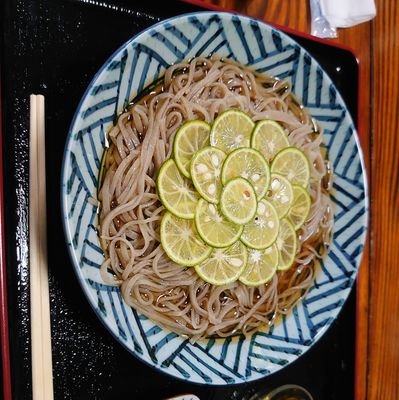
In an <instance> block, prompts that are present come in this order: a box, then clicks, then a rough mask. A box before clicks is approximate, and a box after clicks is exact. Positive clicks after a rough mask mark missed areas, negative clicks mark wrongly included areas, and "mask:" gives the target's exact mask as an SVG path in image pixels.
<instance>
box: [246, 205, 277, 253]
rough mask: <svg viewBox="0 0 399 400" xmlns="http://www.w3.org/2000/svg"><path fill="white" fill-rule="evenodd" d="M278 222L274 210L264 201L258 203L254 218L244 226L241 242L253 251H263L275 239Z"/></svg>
mask: <svg viewBox="0 0 399 400" xmlns="http://www.w3.org/2000/svg"><path fill="white" fill-rule="evenodd" d="M279 226H280V221H279V218H278V214H277V211H276V209H275V208H274V207H273V206H272V205H271V203H270V202H268V201H267V200H265V199H262V200H260V201H259V202H258V208H257V210H256V214H255V216H254V217H253V218H252V219H251V221H249V222H248V223H247V224H245V226H244V230H243V232H242V235H241V237H240V239H241V241H242V242H243V243H244V244H246V245H247V246H248V247H251V248H253V249H258V250H261V249H265V248H266V247H269V246H271V245H272V244H273V243H274V241H275V240H276V238H277V235H278V232H279Z"/></svg>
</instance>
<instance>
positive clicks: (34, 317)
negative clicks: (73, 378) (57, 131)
mask: <svg viewBox="0 0 399 400" xmlns="http://www.w3.org/2000/svg"><path fill="white" fill-rule="evenodd" d="M44 121H45V110H44V97H43V96H42V95H34V94H32V95H31V96H30V142H29V149H30V151H29V157H30V158H29V257H30V318H31V357H32V391H33V400H50V399H53V397H54V393H53V367H52V365H53V363H52V353H51V323H50V298H49V283H48V266H47V230H46V221H47V209H46V161H45V155H46V153H45V123H44Z"/></svg>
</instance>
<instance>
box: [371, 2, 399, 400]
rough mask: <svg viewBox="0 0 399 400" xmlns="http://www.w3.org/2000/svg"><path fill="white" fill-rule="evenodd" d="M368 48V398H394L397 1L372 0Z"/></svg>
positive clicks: (397, 382)
mask: <svg viewBox="0 0 399 400" xmlns="http://www.w3.org/2000/svg"><path fill="white" fill-rule="evenodd" d="M377 10H378V15H377V18H375V20H374V21H373V24H372V31H373V41H372V45H373V52H372V58H371V61H372V70H373V76H372V78H373V79H372V99H373V102H372V113H371V116H372V151H371V156H372V160H371V161H372V179H371V193H372V203H371V224H372V225H371V229H372V247H371V249H372V251H371V265H370V271H372V273H370V278H371V284H370V319H369V338H370V339H369V351H368V357H369V359H368V362H369V374H368V376H369V382H368V390H367V392H368V398H369V399H399V319H398V316H399V296H398V282H399V268H398V263H399V201H398V194H399V155H398V151H399V135H398V131H399V118H398V110H399V79H398V76H399V6H398V3H397V2H396V1H392V0H391V1H386V0H385V1H382V0H378V1H377Z"/></svg>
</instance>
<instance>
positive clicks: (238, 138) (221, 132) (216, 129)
mask: <svg viewBox="0 0 399 400" xmlns="http://www.w3.org/2000/svg"><path fill="white" fill-rule="evenodd" d="M254 125H255V123H254V122H253V121H252V119H251V118H250V117H249V115H247V114H245V113H244V112H242V111H240V110H236V109H233V110H227V111H224V112H222V113H221V114H219V115H218V116H217V117H216V118H215V120H214V122H213V124H212V126H211V133H210V142H211V145H212V146H215V147H218V148H219V149H221V150H223V151H224V152H225V153H227V154H228V153H230V152H232V151H233V150H235V149H238V148H239V147H249V144H250V138H251V133H252V129H253V127H254Z"/></svg>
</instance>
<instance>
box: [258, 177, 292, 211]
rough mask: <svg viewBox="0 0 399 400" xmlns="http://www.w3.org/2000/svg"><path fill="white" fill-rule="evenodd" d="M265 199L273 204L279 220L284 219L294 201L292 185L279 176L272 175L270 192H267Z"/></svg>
mask: <svg viewBox="0 0 399 400" xmlns="http://www.w3.org/2000/svg"><path fill="white" fill-rule="evenodd" d="M265 199H266V200H269V201H270V203H272V205H273V207H274V208H275V209H276V211H277V215H278V216H279V218H282V217H284V216H285V215H286V214H287V213H288V210H289V209H290V207H291V204H292V202H293V199H294V192H293V189H292V185H291V184H290V182H289V181H288V179H287V178H285V177H284V176H282V175H279V174H271V177H270V185H269V190H268V191H267V192H266V196H265Z"/></svg>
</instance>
